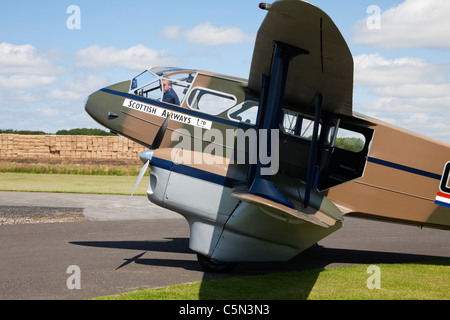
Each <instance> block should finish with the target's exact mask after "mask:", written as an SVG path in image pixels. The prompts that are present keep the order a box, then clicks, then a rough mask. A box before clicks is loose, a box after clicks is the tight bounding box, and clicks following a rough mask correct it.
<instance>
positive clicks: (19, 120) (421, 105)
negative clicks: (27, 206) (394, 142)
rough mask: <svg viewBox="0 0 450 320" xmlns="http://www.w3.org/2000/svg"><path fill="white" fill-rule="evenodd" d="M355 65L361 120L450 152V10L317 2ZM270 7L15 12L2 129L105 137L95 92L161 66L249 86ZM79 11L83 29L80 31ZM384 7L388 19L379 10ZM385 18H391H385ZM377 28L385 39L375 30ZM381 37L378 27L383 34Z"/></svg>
mask: <svg viewBox="0 0 450 320" xmlns="http://www.w3.org/2000/svg"><path fill="white" fill-rule="evenodd" d="M310 2H311V3H312V4H314V5H316V6H318V7H319V8H321V9H322V10H324V11H325V12H326V13H327V14H328V15H329V16H330V17H331V18H332V19H333V20H334V21H335V23H336V25H337V26H338V28H339V29H340V30H341V33H342V34H343V36H344V38H345V39H346V40H347V42H348V44H349V47H350V50H351V51H352V54H353V56H354V60H355V89H354V110H355V111H357V112H360V113H363V114H366V115H369V116H373V117H376V118H379V119H382V120H385V121H388V122H390V123H392V124H394V125H397V126H400V127H403V128H406V129H409V130H412V131H415V132H418V133H421V134H424V135H427V136H430V137H432V138H436V139H439V140H441V141H445V142H448V143H450V125H449V121H448V119H449V117H450V22H449V20H448V16H450V1H448V0H390V1H386V0H367V1H366V0H358V1H356V0H340V1H339V0H311V1H310ZM258 4H259V1H253V0H244V1H243V0H228V1H206V0H191V1H176V0H164V1H149V0H128V1H112V0H110V1H105V0H96V1H85V0H70V1H62V0H58V1H55V0H40V1H31V0H28V1H25V0H16V1H7V2H4V3H2V10H1V12H0V112H1V116H0V128H1V129H17V130H42V131H45V132H49V133H51V132H56V131H57V130H59V129H71V128H79V127H89V128H97V127H99V126H98V125H97V124H96V123H95V122H94V121H93V120H92V119H91V118H90V117H89V116H87V114H86V113H85V112H84V109H83V102H84V99H85V98H86V97H87V96H88V95H89V94H90V93H92V92H93V91H95V90H97V89H99V88H102V87H104V86H107V85H109V84H112V83H116V82H119V81H123V80H125V79H130V78H132V77H133V76H134V75H136V74H137V73H138V72H139V71H141V70H143V69H145V68H147V67H149V66H154V65H170V66H179V67H187V68H198V69H204V70H209V71H215V72H219V73H224V74H230V75H235V76H240V77H244V78H246V77H247V76H248V73H249V68H250V63H251V58H252V53H253V43H254V39H255V36H256V33H257V31H258V28H259V26H260V24H261V22H262V20H263V19H264V16H265V11H263V10H260V9H259V8H258ZM71 5H76V6H78V8H79V9H80V19H79V21H80V27H81V28H80V29H69V28H68V27H67V20H68V19H69V20H70V19H71V17H72V15H73V12H69V13H67V9H68V8H69V6H71ZM371 6H375V8H376V9H377V10H379V11H378V12H375V11H373V10H368V9H369V8H373V7H371ZM378 13H379V15H377V14H378ZM374 17H379V19H378V20H377V21H378V22H379V24H378V25H377V26H378V27H379V28H375V29H374V28H369V25H368V21H369V22H374V21H375V20H374ZM372 26H373V25H372Z"/></svg>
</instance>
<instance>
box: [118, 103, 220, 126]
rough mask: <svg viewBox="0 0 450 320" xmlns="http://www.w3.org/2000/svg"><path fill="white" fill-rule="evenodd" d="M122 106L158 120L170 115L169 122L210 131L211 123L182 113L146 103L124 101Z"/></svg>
mask: <svg viewBox="0 0 450 320" xmlns="http://www.w3.org/2000/svg"><path fill="white" fill-rule="evenodd" d="M123 106H124V107H127V108H129V109H133V110H137V111H141V112H145V113H147V114H152V115H155V116H157V117H160V118H167V117H168V116H169V115H170V120H173V121H177V122H181V123H185V124H189V125H192V126H195V127H200V128H204V129H211V125H212V122H211V121H208V120H204V119H200V118H197V117H192V116H189V115H185V114H182V113H178V112H174V111H171V110H167V109H164V108H159V107H155V106H152V105H149V104H146V103H142V102H138V101H134V100H130V99H125V101H124V102H123Z"/></svg>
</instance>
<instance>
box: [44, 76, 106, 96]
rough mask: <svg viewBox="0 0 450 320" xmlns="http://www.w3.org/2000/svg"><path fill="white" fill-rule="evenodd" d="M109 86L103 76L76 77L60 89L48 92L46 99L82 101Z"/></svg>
mask: <svg viewBox="0 0 450 320" xmlns="http://www.w3.org/2000/svg"><path fill="white" fill-rule="evenodd" d="M107 84H108V80H107V78H106V77H103V76H94V75H90V76H87V77H75V78H71V79H69V80H67V81H66V82H65V83H64V86H63V87H62V88H60V89H54V90H51V91H50V92H48V93H47V94H46V95H45V97H46V98H47V99H50V100H54V99H56V100H65V101H80V102H82V101H83V99H84V98H86V97H87V96H88V95H90V94H91V93H92V92H94V91H97V90H99V89H101V88H103V87H105V86H106V85H107Z"/></svg>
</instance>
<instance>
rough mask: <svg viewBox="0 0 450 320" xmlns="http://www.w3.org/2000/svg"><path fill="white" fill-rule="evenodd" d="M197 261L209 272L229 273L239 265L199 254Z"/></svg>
mask: <svg viewBox="0 0 450 320" xmlns="http://www.w3.org/2000/svg"><path fill="white" fill-rule="evenodd" d="M197 260H198V262H199V263H200V265H201V266H202V268H203V269H205V270H206V271H207V272H214V273H228V272H230V271H231V270H233V269H234V268H235V267H236V266H237V263H232V262H220V261H217V260H214V259H210V258H208V257H206V256H204V255H201V254H197Z"/></svg>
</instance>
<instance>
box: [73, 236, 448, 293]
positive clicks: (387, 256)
mask: <svg viewBox="0 0 450 320" xmlns="http://www.w3.org/2000/svg"><path fill="white" fill-rule="evenodd" d="M166 240H167V241H80V242H70V244H74V245H80V246H88V247H97V248H113V249H125V250H142V253H140V254H138V255H136V256H134V257H126V258H124V259H123V263H122V264H121V265H118V266H117V268H116V270H119V269H121V268H124V267H126V266H127V265H128V264H131V263H136V264H140V265H149V266H163V267H164V266H165V267H170V268H180V269H185V270H190V271H202V269H201V267H200V265H199V264H198V262H197V260H196V257H195V252H193V251H191V250H190V249H189V238H166ZM151 252H170V253H182V254H192V259H185V260H181V259H179V260H177V259H161V258H142V256H144V255H145V254H146V253H151ZM441 259H448V257H441V256H430V255H420V254H405V253H396V252H380V251H364V250H354V249H336V248H327V247H324V246H321V245H318V244H316V245H314V246H313V247H311V248H309V249H308V250H306V251H304V252H302V253H301V254H299V255H298V256H296V257H294V258H293V259H291V260H290V261H288V262H265V263H256V262H252V263H240V264H238V266H237V267H236V268H235V269H234V270H233V272H232V273H228V274H220V273H207V272H205V273H204V276H203V280H212V279H218V278H230V277H236V276H249V275H263V274H268V273H281V272H292V271H306V270H313V271H314V272H315V273H316V274H315V276H312V277H309V278H308V279H309V280H308V281H306V282H302V283H301V284H300V283H298V284H292V285H295V286H299V290H301V292H303V296H301V295H300V297H299V296H297V297H296V298H297V299H298V298H300V299H302V298H305V299H306V298H307V297H308V295H309V293H310V291H311V289H312V288H313V286H314V284H315V281H316V279H317V277H318V276H319V274H320V272H322V271H323V270H325V268H327V267H329V266H330V265H333V267H339V266H349V265H357V264H364V265H366V264H380V263H385V264H386V263H387V264H389V263H409V262H423V263H427V262H429V263H431V264H435V262H434V261H432V260H441ZM243 285H244V284H243ZM207 290H208V285H207V284H202V288H201V290H200V298H201V297H202V295H204V297H205V298H206V299H207V298H208V294H207ZM268 290H269V288H268Z"/></svg>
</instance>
